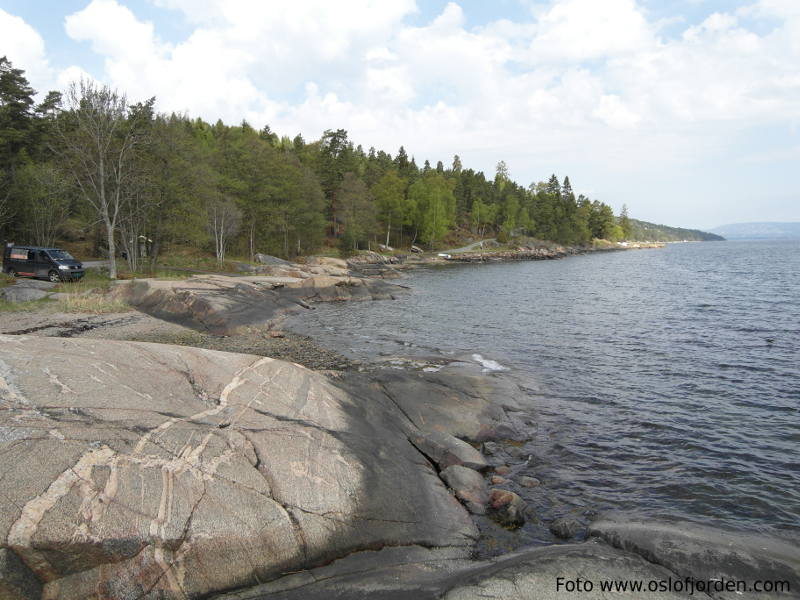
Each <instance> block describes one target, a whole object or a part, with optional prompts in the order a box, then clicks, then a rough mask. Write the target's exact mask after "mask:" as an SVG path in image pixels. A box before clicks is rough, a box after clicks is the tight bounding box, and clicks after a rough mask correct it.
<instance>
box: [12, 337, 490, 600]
mask: <svg viewBox="0 0 800 600" xmlns="http://www.w3.org/2000/svg"><path fill="white" fill-rule="evenodd" d="M396 419H397V415H396V412H392V411H388V410H383V409H382V408H381V407H380V406H378V405H368V406H364V404H363V402H362V401H361V400H360V399H358V398H354V397H353V396H352V395H350V394H349V393H347V392H345V391H343V390H342V389H339V388H337V387H335V386H334V385H332V384H331V383H330V382H329V381H328V380H326V379H325V378H324V377H322V376H321V375H319V374H316V373H314V372H312V371H309V370H307V369H305V368H302V367H299V366H297V365H293V364H290V363H285V362H281V361H277V360H272V359H269V358H261V357H254V356H249V355H241V354H230V353H223V352H214V351H209V350H203V349H198V348H187V347H175V346H168V345H160V344H145V343H134V342H114V341H107V340H87V339H62V338H43V337H25V336H0V455H1V456H2V457H3V461H2V468H1V469H0V479H2V481H3V487H2V494H0V549H2V551H3V552H4V554H3V555H2V557H0V558H2V560H0V569H4V572H3V573H0V579H2V580H3V581H4V582H11V583H10V584H9V583H3V585H4V586H7V588H8V589H12V588H11V587H10V586H11V585H14V586H16V589H23V588H22V587H21V584H20V582H26V581H27V582H29V583H30V585H31V586H33V588H31V589H34V588H35V587H36V586H41V587H42V588H43V590H44V592H43V593H44V595H43V597H46V598H48V599H49V600H70V599H89V600H92V599H94V600H100V599H101V598H103V599H108V598H114V599H131V600H133V599H134V598H136V599H155V598H159V599H172V598H198V597H207V596H208V595H209V594H211V593H212V592H215V591H223V590H230V589H236V588H242V587H247V586H254V585H257V584H259V583H260V582H264V581H269V580H272V579H276V578H278V577H280V576H281V575H282V574H285V573H290V572H295V571H300V570H304V569H311V568H314V567H317V566H320V565H324V564H327V563H329V562H331V561H333V560H335V559H337V558H342V557H345V556H347V555H350V554H352V553H354V552H358V551H363V550H367V549H379V548H383V547H405V546H424V547H430V548H441V549H444V550H442V552H445V554H446V555H447V556H448V557H450V558H453V557H465V556H466V555H467V554H468V553H469V550H470V548H471V545H472V544H473V542H474V540H475V538H476V536H477V531H476V529H475V526H474V525H473V523H472V522H471V521H470V519H469V516H468V514H467V512H466V511H465V510H464V508H463V507H462V506H461V505H460V504H459V503H458V501H457V500H456V499H455V498H454V497H453V496H452V495H451V494H450V493H449V492H448V490H447V489H446V488H445V486H444V485H443V483H442V482H441V480H440V479H439V477H438V476H437V474H436V472H435V470H434V469H433V467H432V466H431V464H430V463H429V461H428V460H427V459H426V458H425V457H424V456H423V455H422V454H421V453H420V452H418V451H417V450H416V449H415V448H414V447H413V446H412V445H411V443H410V442H409V441H408V439H407V431H405V430H404V429H403V428H402V427H398V426H397V425H396V423H395V421H396ZM32 576H33V578H32ZM0 589H3V592H4V594H5V595H4V596H3V597H4V598H25V597H26V595H25V594H26V593H28V592H25V591H24V590H23V591H22V592H13V590H12V592H8V591H7V589H6V588H0ZM14 594H16V595H14Z"/></svg>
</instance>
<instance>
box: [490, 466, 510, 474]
mask: <svg viewBox="0 0 800 600" xmlns="http://www.w3.org/2000/svg"><path fill="white" fill-rule="evenodd" d="M494 472H495V473H497V474H498V475H510V474H511V467H509V466H508V465H500V466H499V467H495V468H494Z"/></svg>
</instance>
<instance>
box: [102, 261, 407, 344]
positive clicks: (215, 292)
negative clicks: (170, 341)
mask: <svg viewBox="0 0 800 600" xmlns="http://www.w3.org/2000/svg"><path fill="white" fill-rule="evenodd" d="M405 292H407V289H406V288H404V287H402V286H398V285H392V284H389V283H386V282H384V281H382V280H371V279H362V278H357V277H349V276H345V277H342V276H333V275H309V276H307V277H267V276H248V277H230V276H225V275H197V276H194V277H190V278H188V279H185V280H179V281H174V280H161V279H137V280H134V281H130V282H124V283H121V284H119V285H117V286H116V288H115V289H114V292H113V294H114V295H115V296H116V297H118V298H121V299H123V300H124V301H126V302H128V303H129V304H131V305H132V306H134V307H136V308H137V309H139V310H141V311H142V312H146V313H148V314H150V315H152V316H154V317H158V318H161V319H165V320H169V321H173V322H177V323H180V324H182V325H186V326H189V327H193V328H195V329H200V330H205V331H210V332H211V333H215V334H219V335H233V334H236V333H241V332H244V331H246V330H247V329H248V328H250V327H260V326H264V325H266V324H268V323H269V322H270V321H271V320H273V319H275V318H276V317H278V316H280V315H282V314H285V313H287V312H291V311H296V310H300V309H304V308H305V309H307V308H310V304H309V303H313V302H335V301H348V300H387V299H391V298H394V297H396V296H398V295H401V294H403V293H405Z"/></svg>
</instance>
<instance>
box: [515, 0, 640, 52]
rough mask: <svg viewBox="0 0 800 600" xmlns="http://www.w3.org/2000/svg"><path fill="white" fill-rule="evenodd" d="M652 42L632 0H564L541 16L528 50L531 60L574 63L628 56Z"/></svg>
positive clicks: (555, 3) (556, 3)
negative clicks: (620, 55)
mask: <svg viewBox="0 0 800 600" xmlns="http://www.w3.org/2000/svg"><path fill="white" fill-rule="evenodd" d="M654 43H655V38H654V28H653V27H652V26H651V25H650V24H649V23H648V22H647V20H646V19H645V17H644V15H643V14H642V12H641V11H640V10H639V8H638V6H637V5H636V2H635V1H634V0H603V1H602V2H598V1H597V0H564V1H561V2H554V3H553V5H552V7H551V8H550V9H549V10H548V11H546V12H545V13H543V14H542V15H541V16H540V18H539V20H538V30H537V32H536V36H535V37H534V38H533V40H532V41H531V44H530V51H531V58H532V60H534V61H548V60H563V61H575V60H587V59H589V60H590V59H599V58H606V57H609V56H614V55H618V54H626V53H631V52H635V51H639V50H642V49H645V48H648V47H650V46H652V45H654Z"/></svg>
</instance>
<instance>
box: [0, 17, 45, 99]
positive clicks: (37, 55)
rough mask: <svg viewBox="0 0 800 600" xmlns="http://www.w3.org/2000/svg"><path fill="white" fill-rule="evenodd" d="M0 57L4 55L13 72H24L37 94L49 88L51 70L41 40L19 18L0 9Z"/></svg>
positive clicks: (37, 34)
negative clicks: (18, 70) (17, 70)
mask: <svg viewBox="0 0 800 600" xmlns="http://www.w3.org/2000/svg"><path fill="white" fill-rule="evenodd" d="M0 40H3V46H2V49H0V56H3V55H5V56H6V57H7V58H8V60H9V61H11V64H12V65H13V66H14V68H15V69H22V70H24V71H25V77H27V79H28V81H29V82H30V84H31V86H32V87H33V88H34V89H36V90H37V91H39V92H42V91H47V90H48V89H49V88H50V85H51V82H52V78H53V70H52V68H51V67H50V64H49V63H48V60H47V56H46V52H45V45H44V40H43V39H42V36H40V35H39V33H38V32H37V31H36V30H35V29H34V28H33V27H31V26H30V25H28V23H26V22H25V21H24V20H23V19H21V18H20V17H17V16H15V15H12V14H9V13H7V12H6V11H4V10H3V9H2V8H0Z"/></svg>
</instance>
